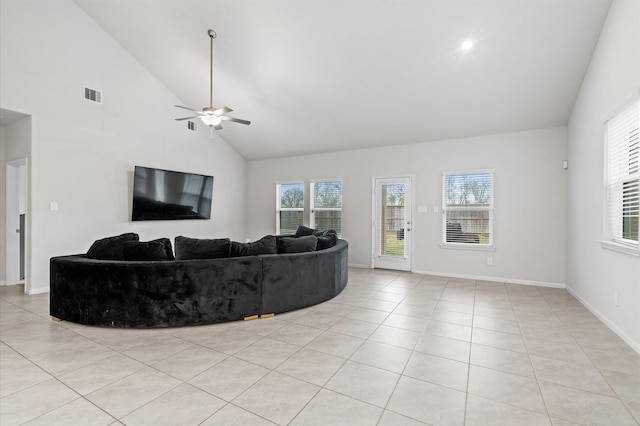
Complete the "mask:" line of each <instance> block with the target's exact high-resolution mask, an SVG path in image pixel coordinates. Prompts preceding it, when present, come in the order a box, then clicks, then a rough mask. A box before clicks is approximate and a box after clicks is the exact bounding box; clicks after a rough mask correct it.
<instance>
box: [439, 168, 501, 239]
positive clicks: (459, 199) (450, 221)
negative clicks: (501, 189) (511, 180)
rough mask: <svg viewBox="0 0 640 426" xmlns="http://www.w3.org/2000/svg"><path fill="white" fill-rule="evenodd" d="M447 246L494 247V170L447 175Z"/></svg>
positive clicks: (444, 207) (444, 189)
mask: <svg viewBox="0 0 640 426" xmlns="http://www.w3.org/2000/svg"><path fill="white" fill-rule="evenodd" d="M442 185H443V187H442V194H443V196H442V198H443V201H442V216H443V219H442V220H443V224H442V228H443V232H442V238H443V239H442V241H443V243H444V245H445V246H446V245H447V244H456V245H473V246H476V247H479V246H483V247H491V246H493V171H492V170H481V171H469V172H444V173H443V179H442Z"/></svg>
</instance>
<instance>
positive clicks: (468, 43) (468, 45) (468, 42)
mask: <svg viewBox="0 0 640 426" xmlns="http://www.w3.org/2000/svg"><path fill="white" fill-rule="evenodd" d="M472 47H473V42H472V41H471V40H466V41H465V42H464V43H462V45H461V46H460V48H461V49H462V50H469V49H471V48H472Z"/></svg>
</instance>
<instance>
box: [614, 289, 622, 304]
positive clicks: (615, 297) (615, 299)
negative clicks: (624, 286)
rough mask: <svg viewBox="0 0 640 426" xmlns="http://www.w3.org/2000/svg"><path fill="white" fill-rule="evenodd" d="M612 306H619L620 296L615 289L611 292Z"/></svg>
mask: <svg viewBox="0 0 640 426" xmlns="http://www.w3.org/2000/svg"><path fill="white" fill-rule="evenodd" d="M613 306H620V296H619V295H618V292H617V291H614V292H613Z"/></svg>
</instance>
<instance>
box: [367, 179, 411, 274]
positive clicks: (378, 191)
mask: <svg viewBox="0 0 640 426" xmlns="http://www.w3.org/2000/svg"><path fill="white" fill-rule="evenodd" d="M374 190H375V201H374V202H375V211H376V217H375V219H374V234H375V244H374V254H373V264H374V267H375V268H383V269H397V270H402V271H410V270H411V197H412V193H411V178H410V177H399V178H376V179H375V189H374Z"/></svg>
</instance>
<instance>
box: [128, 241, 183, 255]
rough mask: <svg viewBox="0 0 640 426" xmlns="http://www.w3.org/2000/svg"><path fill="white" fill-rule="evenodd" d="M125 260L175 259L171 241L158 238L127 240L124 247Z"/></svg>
mask: <svg viewBox="0 0 640 426" xmlns="http://www.w3.org/2000/svg"><path fill="white" fill-rule="evenodd" d="M123 254H124V260H173V250H171V241H170V240H169V239H168V238H158V239H157V240H153V241H127V242H125V243H124V247H123Z"/></svg>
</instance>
